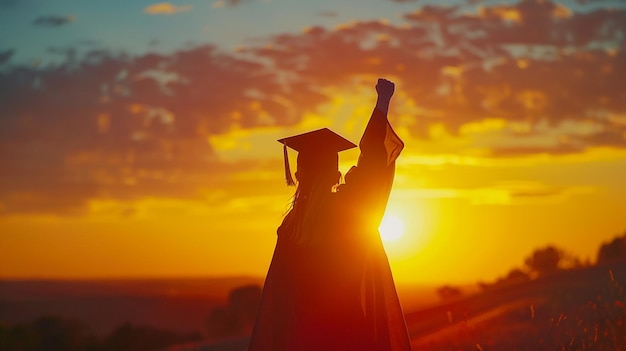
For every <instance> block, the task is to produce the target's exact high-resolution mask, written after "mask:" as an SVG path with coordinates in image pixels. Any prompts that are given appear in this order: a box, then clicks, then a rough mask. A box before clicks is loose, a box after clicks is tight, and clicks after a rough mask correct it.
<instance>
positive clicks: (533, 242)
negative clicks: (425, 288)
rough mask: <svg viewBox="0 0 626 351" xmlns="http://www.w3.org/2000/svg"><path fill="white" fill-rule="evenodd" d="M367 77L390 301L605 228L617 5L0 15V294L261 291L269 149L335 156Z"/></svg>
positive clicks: (273, 219) (29, 3)
mask: <svg viewBox="0 0 626 351" xmlns="http://www.w3.org/2000/svg"><path fill="white" fill-rule="evenodd" d="M378 77H385V78H387V79H390V80H392V81H394V82H395V83H396V94H395V95H394V98H393V100H392V103H391V106H390V113H389V118H390V120H391V122H392V124H393V126H394V128H395V129H396V131H397V133H398V135H399V136H400V137H401V138H402V139H403V140H404V142H405V144H406V147H405V149H404V151H403V153H402V155H401V156H400V158H399V160H398V162H397V171H396V179H395V185H394V189H393V191H392V195H391V199H390V202H389V206H388V211H387V214H388V215H389V216H392V217H395V218H396V220H398V221H400V222H401V224H402V225H403V226H404V228H405V231H404V234H403V235H402V236H401V237H400V238H398V239H397V240H395V241H387V242H385V245H386V247H387V252H388V255H389V260H390V262H391V265H392V270H393V272H394V275H395V278H396V281H397V282H398V283H437V284H439V283H470V282H476V281H479V280H482V281H489V280H493V279H495V278H496V277H499V276H502V275H505V274H506V273H507V272H508V271H510V270H511V269H512V268H514V267H521V265H522V263H523V260H524V258H525V257H526V256H527V255H528V254H530V253H531V252H532V250H534V249H536V248H539V247H543V246H546V245H548V244H556V245H558V246H559V247H561V248H563V249H564V250H566V251H567V252H569V253H571V254H574V255H577V256H579V257H580V258H582V259H589V260H591V261H593V260H594V259H595V254H596V252H597V249H598V247H599V245H600V244H601V243H602V242H603V241H607V240H609V239H611V238H613V237H614V236H617V235H618V234H622V233H624V230H626V182H625V181H624V179H626V2H624V1H617V0H615V1H602V0H593V1H592V0H586V1H584V0H578V1H560V2H556V1H549V0H544V1H541V0H524V1H521V2H517V1H482V2H481V1H476V0H466V1H424V0H420V1H411V0H394V1H392V0H368V1H365V0H360V1H356V0H319V1H308V0H293V1H286V0H261V1H259V0H184V1H176V2H171V3H167V2H164V3H157V2H150V1H143V0H142V1H126V0H110V1H100V2H94V1H84V0H58V1H49V0H0V157H1V161H2V162H1V163H2V165H1V166H0V180H1V181H0V278H100V277H176V276H185V277H195V276H216V275H217V276H225V275H254V276H263V275H264V274H265V273H266V271H267V268H268V265H269V262H270V259H271V255H272V251H273V248H274V244H275V240H276V234H275V233H276V227H277V226H278V225H279V224H280V221H281V220H282V215H283V214H284V212H285V211H286V210H287V209H288V204H289V201H290V197H291V195H292V194H293V191H294V188H289V187H287V186H286V185H285V181H284V177H283V168H282V162H283V161H282V147H281V145H280V144H279V143H277V142H276V139H279V138H281V137H284V136H289V135H293V134H298V133H302V132H306V131H309V130H312V129H317V128H323V127H329V128H331V129H333V130H334V131H336V132H338V133H340V134H342V135H344V136H345V137H347V138H349V139H350V140H352V141H354V142H358V140H359V138H360V135H361V133H362V131H363V130H364V128H365V124H366V123H367V119H368V118H369V116H370V113H371V110H372V108H373V106H374V103H375V100H376V95H375V90H374V85H375V83H376V79H377V78H378ZM293 156H294V157H292V160H295V154H293ZM357 157H358V150H351V151H347V152H343V153H342V154H341V157H340V168H341V170H342V172H344V173H345V172H346V171H347V170H348V169H349V168H350V166H351V165H353V164H354V163H355V162H356V158H357ZM292 167H295V165H292Z"/></svg>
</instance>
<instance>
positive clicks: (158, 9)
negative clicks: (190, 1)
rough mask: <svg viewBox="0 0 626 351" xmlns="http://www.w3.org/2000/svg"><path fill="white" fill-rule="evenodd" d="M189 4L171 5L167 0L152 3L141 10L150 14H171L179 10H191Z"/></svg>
mask: <svg viewBox="0 0 626 351" xmlns="http://www.w3.org/2000/svg"><path fill="white" fill-rule="evenodd" d="M191 8H192V6H191V5H179V6H176V5H172V4H171V3H169V2H160V3H157V4H152V5H150V6H147V7H146V8H144V9H143V12H145V13H148V14H151V15H173V14H176V13H180V12H187V11H191Z"/></svg>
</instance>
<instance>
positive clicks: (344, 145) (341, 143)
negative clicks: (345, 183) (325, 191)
mask: <svg viewBox="0 0 626 351" xmlns="http://www.w3.org/2000/svg"><path fill="white" fill-rule="evenodd" d="M278 142H279V143H281V144H283V156H284V161H285V178H286V180H287V185H290V186H291V185H295V182H294V180H293V177H292V176H291V170H290V169H289V157H288V156H287V147H290V148H292V149H294V150H296V151H298V163H300V162H301V160H304V159H309V160H322V159H328V156H331V157H334V158H333V159H334V160H336V159H337V154H338V153H339V152H340V151H344V150H348V149H352V148H354V147H356V144H354V143H353V142H351V141H350V140H348V139H346V138H344V137H342V136H341V135H339V134H337V133H335V132H333V131H331V130H330V129H328V128H323V129H318V130H314V131H312V132H307V133H304V134H298V135H294V136H290V137H287V138H283V139H279V140H278ZM313 162H315V161H313ZM335 162H336V161H335Z"/></svg>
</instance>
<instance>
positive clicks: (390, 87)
mask: <svg viewBox="0 0 626 351" xmlns="http://www.w3.org/2000/svg"><path fill="white" fill-rule="evenodd" d="M394 89H395V85H394V84H393V82H392V81H389V80H387V79H383V78H378V83H376V92H377V93H378V97H379V98H383V99H387V100H390V99H391V96H393V91H394Z"/></svg>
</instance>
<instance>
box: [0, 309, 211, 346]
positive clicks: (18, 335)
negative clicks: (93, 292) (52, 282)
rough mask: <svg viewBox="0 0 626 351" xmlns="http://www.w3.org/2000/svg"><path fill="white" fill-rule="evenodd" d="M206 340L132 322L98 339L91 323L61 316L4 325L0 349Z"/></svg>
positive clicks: (149, 344)
mask: <svg viewBox="0 0 626 351" xmlns="http://www.w3.org/2000/svg"><path fill="white" fill-rule="evenodd" d="M202 339H203V336H202V335H201V334H200V333H189V334H182V333H176V332H172V331H167V330H161V329H157V328H153V327H148V326H138V325H132V324H123V325H120V326H119V327H117V328H115V330H113V331H112V332H111V333H110V334H108V335H107V336H105V337H104V338H98V337H96V336H95V334H94V333H93V332H92V331H91V329H90V327H89V326H88V325H87V324H85V323H83V322H81V321H77V320H74V319H66V318H61V317H57V316H46V317H41V318H39V319H37V320H35V321H33V322H30V323H25V324H17V325H13V326H8V325H0V351H151V350H158V349H162V348H166V347H168V346H171V345H175V344H180V343H185V342H192V341H199V340H202Z"/></svg>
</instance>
